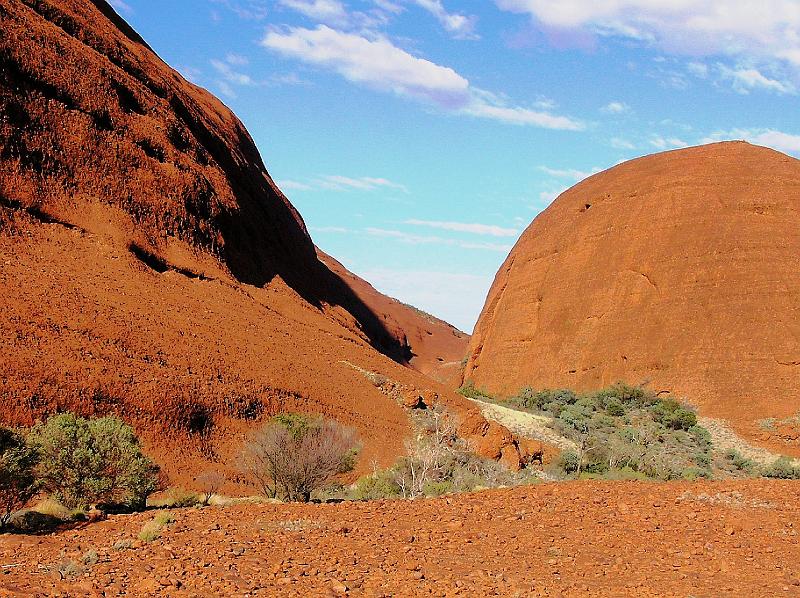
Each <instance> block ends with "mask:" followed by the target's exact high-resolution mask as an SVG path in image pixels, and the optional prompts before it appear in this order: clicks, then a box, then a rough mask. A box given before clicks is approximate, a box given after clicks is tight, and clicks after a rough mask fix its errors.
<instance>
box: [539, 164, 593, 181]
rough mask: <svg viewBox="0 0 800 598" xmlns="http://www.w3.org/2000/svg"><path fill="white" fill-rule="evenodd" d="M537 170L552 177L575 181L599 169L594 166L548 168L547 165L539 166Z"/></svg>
mask: <svg viewBox="0 0 800 598" xmlns="http://www.w3.org/2000/svg"><path fill="white" fill-rule="evenodd" d="M539 170H541V171H542V172H544V173H547V174H549V175H550V176H552V177H556V178H559V179H573V180H575V181H582V180H583V179H585V178H587V177H590V176H592V175H593V174H597V173H598V172H600V169H599V168H597V167H595V168H592V169H591V170H577V169H574V168H550V167H548V166H540V167H539Z"/></svg>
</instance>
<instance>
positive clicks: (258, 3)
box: [211, 0, 270, 21]
mask: <svg viewBox="0 0 800 598" xmlns="http://www.w3.org/2000/svg"><path fill="white" fill-rule="evenodd" d="M211 2H213V3H215V4H220V5H222V6H224V7H225V8H227V9H228V10H230V11H231V12H232V13H234V14H235V15H236V16H238V17H239V18H240V19H244V20H246V21H263V20H264V19H266V18H267V17H268V16H269V13H270V10H269V7H268V6H267V3H268V0H211Z"/></svg>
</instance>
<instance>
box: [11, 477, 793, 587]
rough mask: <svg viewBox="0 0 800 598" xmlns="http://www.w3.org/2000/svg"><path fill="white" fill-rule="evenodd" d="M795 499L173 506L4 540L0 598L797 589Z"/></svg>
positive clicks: (699, 491) (542, 495)
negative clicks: (154, 531)
mask: <svg viewBox="0 0 800 598" xmlns="http://www.w3.org/2000/svg"><path fill="white" fill-rule="evenodd" d="M798 505H800V486H798V485H797V484H796V483H792V482H780V481H763V480H759V481H749V482H724V483H719V482H716V483H712V482H702V483H700V482H698V483H688V482H684V483H669V484H652V483H635V482H634V483H608V482H605V483H603V482H571V483H561V484H546V485H545V484H543V485H539V486H531V487H524V488H517V489H513V490H494V491H486V492H480V493H475V494H465V495H459V496H452V497H446V498H440V499H432V500H418V501H375V502H369V503H343V504H338V505H334V504H330V505H238V506H229V507H211V508H207V509H203V510H197V509H194V510H181V511H173V515H174V516H175V517H176V520H177V521H176V523H175V524H174V525H173V526H171V527H168V528H166V529H165V530H164V532H163V536H162V538H161V539H160V540H157V541H155V542H153V543H151V544H142V543H141V542H136V539H137V535H138V533H139V531H140V529H141V527H142V525H143V524H144V523H145V522H146V521H149V520H150V519H152V517H153V515H152V513H149V514H144V513H143V514H139V515H133V516H117V517H114V518H112V519H110V520H108V521H105V522H100V523H96V524H90V525H88V526H86V527H84V528H82V529H77V530H74V531H67V532H63V533H60V534H58V535H52V536H42V537H15V536H4V537H3V536H0V563H2V564H6V565H11V567H6V568H4V569H3V570H2V573H0V596H23V595H24V596H49V595H70V596H76V595H85V596H92V595H96V596H101V595H105V596H118V595H121V594H122V592H125V593H126V594H127V595H136V596H145V595H147V596H197V595H205V596H336V595H345V594H347V595H349V596H428V595H431V596H489V595H499V596H570V597H572V596H642V597H644V596H662V597H666V596H732V597H739V596H753V597H766V596H797V595H800V566H798V560H799V559H800V545H798V535H797V534H798V532H799V531H800V530H798V527H800V507H799V506H798ZM126 540H127V541H133V542H134V544H133V546H132V548H131V549H130V550H123V551H118V550H114V549H113V545H114V544H115V543H117V542H121V541H126ZM90 550H94V551H96V552H97V555H98V557H99V562H98V563H97V564H96V565H92V566H88V567H85V569H86V570H85V571H84V572H82V573H79V574H78V576H77V577H76V578H74V579H69V580H64V581H62V580H61V579H60V576H59V574H58V573H57V569H58V566H59V564H64V563H66V562H68V561H70V560H71V561H73V562H75V563H76V564H77V565H80V563H81V558H82V557H83V555H85V554H86V552H87V551H90ZM179 586H180V587H179ZM3 588H5V590H4V589H3ZM345 588H347V590H345ZM54 592H61V594H54ZM103 592H104V593H103Z"/></svg>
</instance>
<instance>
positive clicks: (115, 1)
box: [108, 0, 133, 15]
mask: <svg viewBox="0 0 800 598" xmlns="http://www.w3.org/2000/svg"><path fill="white" fill-rule="evenodd" d="M108 3H109V4H110V5H111V6H113V7H114V8H115V9H116V10H119V11H122V12H125V13H128V14H129V15H130V14H133V9H132V8H131V6H130V5H129V4H128V3H127V2H124V1H123V0H108Z"/></svg>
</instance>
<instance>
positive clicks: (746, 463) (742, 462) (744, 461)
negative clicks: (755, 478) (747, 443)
mask: <svg viewBox="0 0 800 598" xmlns="http://www.w3.org/2000/svg"><path fill="white" fill-rule="evenodd" d="M723 457H724V459H725V461H727V462H728V463H729V464H730V466H731V467H733V468H734V469H736V470H737V471H743V472H745V473H750V472H751V471H753V468H754V467H755V463H754V462H753V461H751V460H750V459H748V458H747V457H745V456H744V455H742V454H741V453H740V452H739V451H737V450H736V449H728V450H727V451H725V454H724V455H723Z"/></svg>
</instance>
